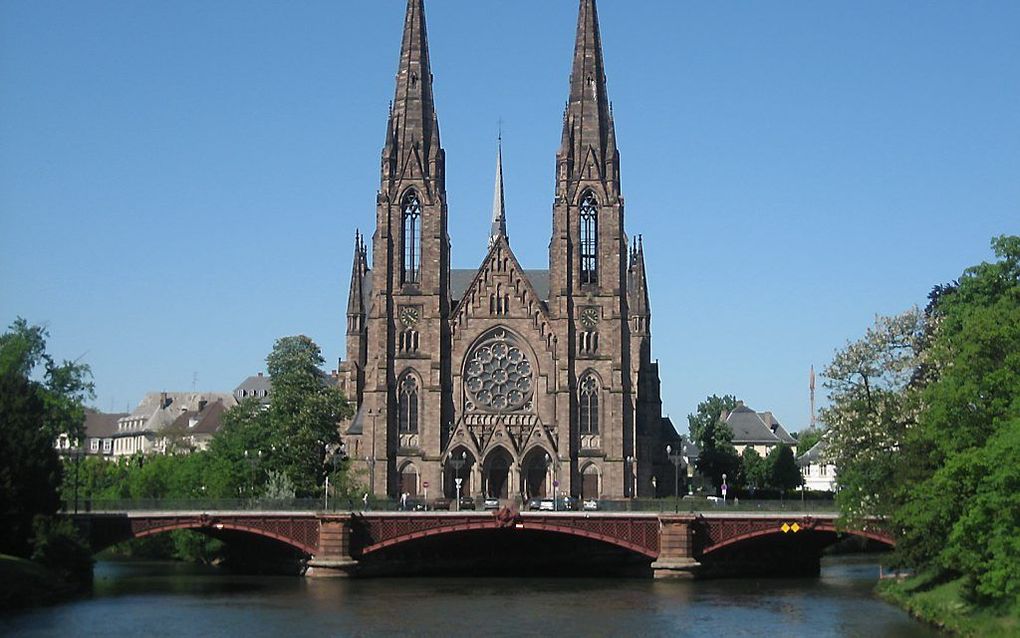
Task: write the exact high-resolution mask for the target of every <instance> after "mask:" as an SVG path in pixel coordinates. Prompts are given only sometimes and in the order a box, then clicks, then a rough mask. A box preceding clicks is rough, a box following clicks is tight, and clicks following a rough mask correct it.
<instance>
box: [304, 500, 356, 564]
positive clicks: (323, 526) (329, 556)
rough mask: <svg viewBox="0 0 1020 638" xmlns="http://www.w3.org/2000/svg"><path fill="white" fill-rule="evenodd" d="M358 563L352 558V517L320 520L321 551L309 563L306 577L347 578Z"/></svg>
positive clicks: (325, 517)
mask: <svg viewBox="0 0 1020 638" xmlns="http://www.w3.org/2000/svg"><path fill="white" fill-rule="evenodd" d="M357 566H358V561H356V560H354V559H353V558H351V515H350V514H337V515H330V516H321V517H320V518H319V549H318V551H317V552H315V555H314V556H312V558H311V560H309V561H308V569H307V571H305V576H308V577H310V578H347V577H349V576H352V575H353V573H354V571H355V569H356V568H357Z"/></svg>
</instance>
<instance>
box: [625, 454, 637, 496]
mask: <svg viewBox="0 0 1020 638" xmlns="http://www.w3.org/2000/svg"><path fill="white" fill-rule="evenodd" d="M626 461H627V483H628V485H627V486H628V487H629V488H630V497H631V498H636V497H637V473H636V472H634V457H633V456H628V457H627V458H626Z"/></svg>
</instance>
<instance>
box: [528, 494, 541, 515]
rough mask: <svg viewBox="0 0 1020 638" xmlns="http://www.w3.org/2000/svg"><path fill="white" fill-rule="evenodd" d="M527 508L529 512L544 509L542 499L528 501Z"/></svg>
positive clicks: (536, 498)
mask: <svg viewBox="0 0 1020 638" xmlns="http://www.w3.org/2000/svg"><path fill="white" fill-rule="evenodd" d="M527 508H528V511H529V512H535V511H538V510H540V509H542V499H541V498H540V497H537V496H536V497H535V498H532V499H528V505H527Z"/></svg>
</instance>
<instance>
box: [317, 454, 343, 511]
mask: <svg viewBox="0 0 1020 638" xmlns="http://www.w3.org/2000/svg"><path fill="white" fill-rule="evenodd" d="M346 458H347V444H346V443H341V444H340V447H339V448H337V449H336V450H335V451H334V452H333V455H332V458H331V459H330V463H331V464H332V465H333V474H336V472H337V470H339V469H340V464H341V463H343V461H344V459H346ZM322 509H324V510H326V511H329V473H328V472H327V473H326V489H325V496H324V503H323V506H322Z"/></svg>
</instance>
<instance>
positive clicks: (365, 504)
mask: <svg viewBox="0 0 1020 638" xmlns="http://www.w3.org/2000/svg"><path fill="white" fill-rule="evenodd" d="M361 509H363V510H367V509H368V492H365V495H364V496H362V497H361Z"/></svg>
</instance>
